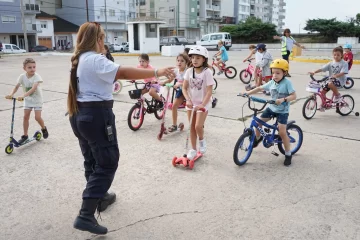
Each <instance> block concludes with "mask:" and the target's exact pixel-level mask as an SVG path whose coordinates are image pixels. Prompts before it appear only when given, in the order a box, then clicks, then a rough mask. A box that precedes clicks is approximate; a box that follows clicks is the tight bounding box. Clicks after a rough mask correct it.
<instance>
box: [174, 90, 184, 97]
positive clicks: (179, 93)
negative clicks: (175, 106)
mask: <svg viewBox="0 0 360 240" xmlns="http://www.w3.org/2000/svg"><path fill="white" fill-rule="evenodd" d="M182 96H184V95H183V93H182V89H181V88H178V89H177V90H176V91H175V98H181V97H182Z"/></svg>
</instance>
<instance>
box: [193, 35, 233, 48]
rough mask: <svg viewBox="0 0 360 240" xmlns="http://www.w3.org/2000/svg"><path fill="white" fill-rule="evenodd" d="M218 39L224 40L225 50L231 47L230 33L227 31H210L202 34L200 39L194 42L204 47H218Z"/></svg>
mask: <svg viewBox="0 0 360 240" xmlns="http://www.w3.org/2000/svg"><path fill="white" fill-rule="evenodd" d="M220 40H221V41H223V42H224V46H225V48H226V50H229V49H230V48H231V46H232V41H231V35H230V33H227V32H219V33H210V34H206V35H203V36H202V38H201V40H200V41H197V42H196V45H201V46H204V47H206V48H216V49H218V46H217V44H218V42H219V41H220Z"/></svg>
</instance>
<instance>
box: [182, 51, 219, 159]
mask: <svg viewBox="0 0 360 240" xmlns="http://www.w3.org/2000/svg"><path fill="white" fill-rule="evenodd" d="M189 57H190V58H191V62H192V64H193V67H192V68H189V69H188V70H187V71H186V73H185V76H184V84H183V94H184V97H185V99H186V110H187V114H188V118H189V121H191V120H190V117H191V112H192V109H193V108H194V111H195V112H194V115H193V119H192V121H191V122H192V125H191V126H190V139H191V146H192V149H190V150H189V152H188V154H187V158H188V159H190V160H192V159H194V157H195V156H196V140H197V137H199V144H200V152H201V153H205V152H206V142H205V139H204V123H205V120H206V116H207V114H208V110H209V108H210V105H211V95H212V85H214V84H215V82H214V79H213V76H212V72H211V70H210V69H208V67H207V66H208V63H207V61H208V58H209V54H208V51H207V49H206V48H204V47H202V46H195V47H192V48H191V49H190V51H189ZM201 108H204V109H205V112H202V111H199V109H201Z"/></svg>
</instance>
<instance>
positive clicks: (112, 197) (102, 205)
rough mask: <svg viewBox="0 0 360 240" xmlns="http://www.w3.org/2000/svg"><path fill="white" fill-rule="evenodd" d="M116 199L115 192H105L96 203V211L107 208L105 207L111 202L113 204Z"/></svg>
mask: <svg viewBox="0 0 360 240" xmlns="http://www.w3.org/2000/svg"><path fill="white" fill-rule="evenodd" d="M115 200H116V194H115V193H108V192H107V193H105V196H104V197H103V198H101V199H100V201H99V204H98V209H97V210H98V211H99V212H103V211H105V210H106V209H107V207H108V206H109V205H111V204H113V203H114V202H115Z"/></svg>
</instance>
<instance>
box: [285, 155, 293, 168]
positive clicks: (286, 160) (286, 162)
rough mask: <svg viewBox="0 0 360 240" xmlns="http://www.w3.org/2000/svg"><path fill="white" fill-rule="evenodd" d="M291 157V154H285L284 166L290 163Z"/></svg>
mask: <svg viewBox="0 0 360 240" xmlns="http://www.w3.org/2000/svg"><path fill="white" fill-rule="evenodd" d="M291 158H292V156H287V155H285V161H284V165H285V166H289V165H291Z"/></svg>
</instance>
